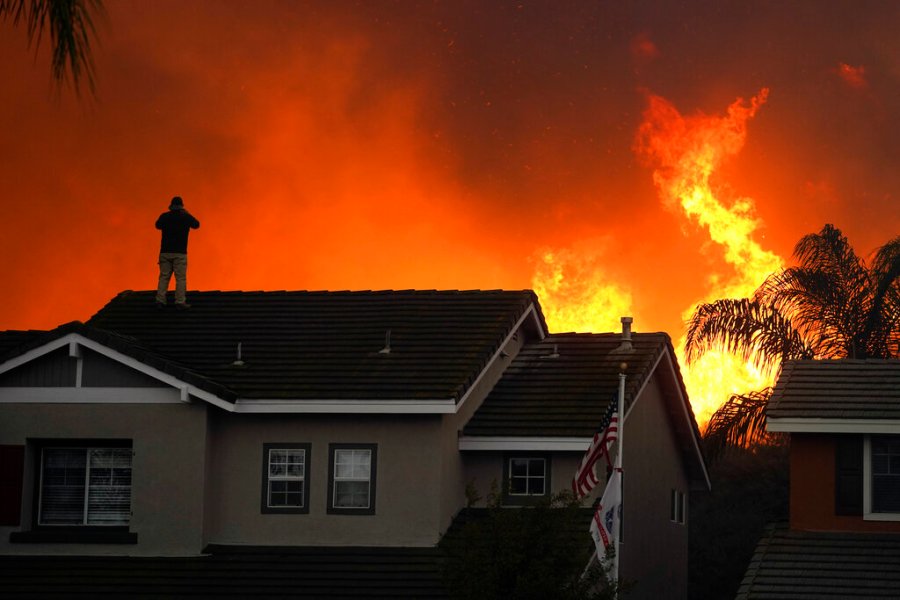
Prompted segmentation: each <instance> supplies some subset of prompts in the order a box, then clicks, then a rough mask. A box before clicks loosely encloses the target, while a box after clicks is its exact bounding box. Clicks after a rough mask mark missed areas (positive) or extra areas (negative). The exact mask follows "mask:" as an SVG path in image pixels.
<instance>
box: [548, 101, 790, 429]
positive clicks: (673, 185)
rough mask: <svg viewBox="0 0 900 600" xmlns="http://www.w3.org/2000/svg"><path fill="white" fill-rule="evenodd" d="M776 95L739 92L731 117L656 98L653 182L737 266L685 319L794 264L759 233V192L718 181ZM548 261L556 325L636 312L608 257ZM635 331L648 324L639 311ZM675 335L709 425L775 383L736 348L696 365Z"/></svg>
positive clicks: (561, 254)
mask: <svg viewBox="0 0 900 600" xmlns="http://www.w3.org/2000/svg"><path fill="white" fill-rule="evenodd" d="M767 95H768V90H766V89H763V90H761V91H760V93H759V94H757V95H756V96H755V97H753V98H751V99H750V101H749V102H745V101H744V100H743V99H738V100H736V101H735V102H734V103H732V104H731V106H729V107H728V110H727V113H726V115H725V116H709V115H703V114H699V115H694V116H683V115H681V114H680V113H679V112H678V110H677V109H676V108H675V107H674V106H672V104H671V103H669V102H668V101H666V100H665V99H663V98H661V97H659V96H652V95H651V96H649V99H648V100H649V102H648V107H647V109H646V111H645V113H644V119H643V122H642V124H641V126H640V128H639V130H638V133H637V138H636V142H635V151H636V152H637V153H638V155H639V156H641V157H642V158H643V159H645V160H646V161H647V164H648V165H650V166H651V167H652V168H653V181H654V183H655V185H656V187H657V189H658V191H659V195H660V199H661V200H662V201H663V203H664V204H665V205H666V206H667V207H668V208H669V209H672V210H678V209H679V208H680V210H681V211H682V212H683V214H684V215H685V216H686V217H687V218H688V219H689V220H690V221H692V222H693V223H695V224H696V225H699V226H700V227H701V228H703V230H704V231H705V232H706V233H707V234H708V236H709V240H710V242H711V244H712V245H713V247H714V248H717V249H718V250H719V251H721V253H722V259H723V260H724V262H725V263H727V265H728V266H729V270H728V272H711V273H709V275H708V277H707V290H706V294H705V295H704V296H703V297H702V298H698V299H697V300H696V302H694V303H693V304H692V305H691V306H689V307H687V308H685V309H684V310H683V311H682V318H683V319H684V320H687V319H688V318H689V317H690V316H691V314H693V312H694V309H695V307H696V306H697V305H698V304H701V303H705V302H711V301H713V300H716V299H719V298H729V297H733V298H737V297H745V296H749V295H750V294H752V293H753V291H754V290H755V289H756V288H757V287H758V286H759V284H760V283H762V282H763V280H764V279H765V277H766V276H767V275H768V274H769V273H772V272H774V271H777V270H778V269H780V268H781V267H782V266H783V264H784V262H783V260H782V259H781V258H780V257H779V256H777V255H775V254H773V253H772V252H769V251H767V250H764V249H763V248H761V247H760V245H759V244H758V243H757V242H756V241H755V240H754V239H753V235H754V233H755V232H756V231H757V229H759V227H760V225H761V223H760V222H759V221H758V219H757V218H756V216H755V206H754V203H753V200H752V199H750V198H731V197H728V195H727V194H726V193H724V192H723V191H721V190H720V189H718V188H717V187H716V186H715V185H714V183H713V182H712V181H711V179H712V177H713V175H714V173H715V172H716V171H717V169H718V168H719V167H720V166H721V165H722V163H723V161H724V160H725V159H727V158H728V157H730V156H733V155H735V154H737V153H738V152H739V151H740V150H741V148H742V147H743V145H744V142H745V139H746V132H747V121H748V120H749V119H751V118H752V117H753V116H754V115H755V114H756V112H757V110H759V108H760V107H761V106H762V105H763V104H764V103H765V101H766V97H767ZM539 263H540V264H539V265H538V268H537V269H536V271H535V275H534V277H533V282H532V283H533V286H534V289H535V291H537V292H538V295H539V297H540V298H541V302H542V305H543V306H544V309H545V313H546V317H547V321H548V325H549V327H550V329H551V331H615V330H616V329H617V327H618V322H619V317H620V316H624V315H629V314H632V313H631V308H632V306H631V303H632V302H631V301H632V299H631V294H630V292H629V291H628V289H627V288H626V287H625V286H623V285H621V284H618V283H613V282H610V281H608V280H607V279H606V277H605V276H604V273H603V271H602V269H601V268H600V265H599V264H598V261H591V260H584V259H580V258H576V257H575V256H572V255H571V254H570V253H567V252H566V251H553V250H547V251H545V252H543V253H542V254H541V256H540V261H539ZM660 293H665V290H660ZM635 329H636V331H640V318H639V316H638V317H637V318H636V321H635ZM673 341H674V342H675V346H676V354H677V355H678V361H679V363H680V365H681V368H682V373H683V375H684V379H685V384H686V386H687V389H688V393H689V395H690V398H691V403H692V405H693V408H694V413H695V414H696V416H697V420H698V421H699V422H700V423H701V425H702V424H705V423H706V422H707V421H708V419H709V416H710V415H711V414H712V412H714V411H715V409H716V408H718V407H719V406H720V405H721V404H722V402H724V401H725V400H727V399H728V397H729V396H730V395H731V394H733V393H737V392H746V391H751V390H757V389H760V388H762V387H765V386H766V385H770V384H771V376H767V375H765V374H763V373H760V372H759V371H758V370H757V369H755V368H754V367H753V365H751V364H747V363H745V362H744V361H742V360H741V359H739V358H738V357H736V356H734V355H731V354H727V353H707V354H706V355H705V356H703V357H702V358H701V359H700V360H699V361H697V362H695V363H694V364H691V365H688V364H687V362H686V361H685V357H684V344H685V338H684V335H683V334H681V336H680V339H677V340H673Z"/></svg>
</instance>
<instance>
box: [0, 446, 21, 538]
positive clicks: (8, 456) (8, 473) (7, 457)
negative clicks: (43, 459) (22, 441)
mask: <svg viewBox="0 0 900 600" xmlns="http://www.w3.org/2000/svg"><path fill="white" fill-rule="evenodd" d="M24 474H25V446H0V525H18V524H19V521H20V520H21V517H22V478H23V476H24Z"/></svg>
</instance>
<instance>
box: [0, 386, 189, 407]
mask: <svg viewBox="0 0 900 600" xmlns="http://www.w3.org/2000/svg"><path fill="white" fill-rule="evenodd" d="M183 402H184V400H183V399H182V395H181V390H178V389H174V388H171V387H159V388H117V387H104V388H85V387H0V404H182V403H183Z"/></svg>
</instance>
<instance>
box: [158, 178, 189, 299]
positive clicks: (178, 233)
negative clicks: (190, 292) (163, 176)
mask: <svg viewBox="0 0 900 600" xmlns="http://www.w3.org/2000/svg"><path fill="white" fill-rule="evenodd" d="M198 227H200V221H198V220H197V219H195V218H194V217H193V215H191V213H189V212H188V211H186V210H185V209H184V201H182V199H181V196H175V197H174V198H172V202H171V203H170V204H169V210H168V211H167V212H164V213H163V214H161V215H159V218H158V219H157V220H156V228H157V229H159V230H161V231H162V241H161V242H160V245H159V285H158V286H157V288H156V307H157V308H163V307H164V306H165V305H166V290H168V289H169V280H170V279H171V278H172V273H173V272H174V273H175V306H176V307H177V308H190V307H191V305H190V304H188V303H187V301H186V292H187V243H188V233H190V230H191V229H197V228H198Z"/></svg>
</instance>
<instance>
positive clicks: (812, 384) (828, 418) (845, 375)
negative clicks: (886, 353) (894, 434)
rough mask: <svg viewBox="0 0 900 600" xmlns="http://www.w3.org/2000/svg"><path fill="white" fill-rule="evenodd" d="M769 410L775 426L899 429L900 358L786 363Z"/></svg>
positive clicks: (827, 429) (812, 429) (822, 429)
mask: <svg viewBox="0 0 900 600" xmlns="http://www.w3.org/2000/svg"><path fill="white" fill-rule="evenodd" d="M766 414H767V417H768V429H769V430H770V431H798V432H799V431H810V432H815V431H819V432H833V433H841V432H844V433H853V432H856V433H879V432H882V431H885V432H887V431H896V428H897V426H898V425H900V360H871V359H870V360H851V359H843V360H797V361H788V362H785V364H784V366H783V368H782V371H781V375H780V376H779V377H778V382H777V383H776V384H775V389H774V390H773V392H772V398H771V400H770V401H769V407H768V410H767V413H766Z"/></svg>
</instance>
